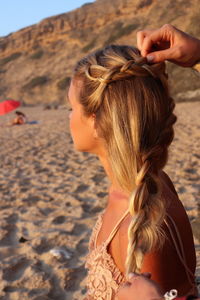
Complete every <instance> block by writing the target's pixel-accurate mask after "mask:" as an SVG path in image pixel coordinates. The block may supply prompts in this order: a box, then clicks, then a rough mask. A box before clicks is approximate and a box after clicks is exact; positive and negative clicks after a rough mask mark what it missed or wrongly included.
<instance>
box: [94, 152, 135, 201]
mask: <svg viewBox="0 0 200 300" xmlns="http://www.w3.org/2000/svg"><path fill="white" fill-rule="evenodd" d="M99 159H100V161H101V164H102V166H103V167H104V170H105V172H106V175H107V176H108V178H109V181H110V187H109V198H113V197H114V198H116V199H124V200H125V199H126V200H127V201H128V199H129V196H130V194H129V193H128V192H127V191H124V190H123V189H122V188H121V187H120V185H119V184H118V183H117V182H116V180H115V178H114V175H113V172H112V169H111V166H110V164H109V162H108V159H107V157H106V156H99Z"/></svg>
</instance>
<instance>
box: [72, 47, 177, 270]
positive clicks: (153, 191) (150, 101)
mask: <svg viewBox="0 0 200 300" xmlns="http://www.w3.org/2000/svg"><path fill="white" fill-rule="evenodd" d="M74 79H75V80H76V79H81V80H82V82H83V87H82V89H81V95H80V103H81V104H82V105H83V109H84V112H85V114H86V115H90V114H95V115H96V126H97V130H98V133H99V136H101V137H103V138H104V140H105V142H106V146H107V151H108V157H109V161H110V165H111V168H112V172H113V174H114V176H115V179H116V181H117V182H118V183H119V185H120V187H121V188H122V189H124V190H125V191H128V192H129V193H130V202H129V211H130V215H131V216H132V221H131V223H130V226H129V230H128V238H129V244H128V249H127V251H128V252H127V261H126V269H127V272H128V273H129V272H130V271H137V272H139V271H140V269H141V265H142V259H143V256H144V254H145V253H147V252H149V251H151V250H152V249H153V248H154V247H155V246H156V245H158V246H161V245H162V241H163V240H164V236H163V233H162V230H161V224H162V223H163V219H164V215H165V204H164V202H163V200H162V198H161V185H160V176H159V174H160V171H161V170H162V169H163V167H164V166H165V164H166V162H167V156H168V147H169V145H170V143H171V142H172V140H173V124H174V123H175V121H176V117H175V115H174V114H173V109H174V102H173V99H172V98H170V96H169V92H168V85H167V75H166V73H165V65H164V63H160V64H154V65H149V64H148V63H147V61H146V59H145V58H143V57H141V56H140V54H139V51H138V50H137V49H135V48H133V47H130V46H115V45H112V46H108V47H106V48H104V49H102V50H99V51H97V52H95V53H92V54H90V55H88V56H87V57H86V58H84V59H82V60H81V61H79V62H78V63H77V65H76V67H75V71H74Z"/></svg>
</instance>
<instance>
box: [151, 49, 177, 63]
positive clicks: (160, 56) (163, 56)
mask: <svg viewBox="0 0 200 300" xmlns="http://www.w3.org/2000/svg"><path fill="white" fill-rule="evenodd" d="M173 52H174V51H173V50H172V49H171V48H169V49H166V50H160V51H154V52H151V53H148V55H147V56H146V59H147V61H148V62H149V63H159V62H163V61H165V60H171V59H173V58H174V57H173Z"/></svg>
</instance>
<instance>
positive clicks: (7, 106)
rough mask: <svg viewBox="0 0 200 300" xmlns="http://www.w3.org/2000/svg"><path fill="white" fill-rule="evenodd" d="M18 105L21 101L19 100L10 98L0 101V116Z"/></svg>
mask: <svg viewBox="0 0 200 300" xmlns="http://www.w3.org/2000/svg"><path fill="white" fill-rule="evenodd" d="M20 105H21V103H20V102H19V101H16V100H11V99H9V100H5V101H3V102H1V103H0V116H2V115H5V114H7V113H9V112H10V111H12V110H14V109H16V108H17V107H19V106H20Z"/></svg>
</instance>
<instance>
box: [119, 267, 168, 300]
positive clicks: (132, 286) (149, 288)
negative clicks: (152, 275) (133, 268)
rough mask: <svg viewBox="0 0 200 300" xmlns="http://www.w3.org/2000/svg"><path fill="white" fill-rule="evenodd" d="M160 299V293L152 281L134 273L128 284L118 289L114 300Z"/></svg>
mask: <svg viewBox="0 0 200 300" xmlns="http://www.w3.org/2000/svg"><path fill="white" fill-rule="evenodd" d="M162 297H163V296H162V292H161V290H160V288H159V286H158V285H156V283H155V282H154V281H152V280H150V279H149V278H147V277H146V276H144V275H138V274H135V273H134V274H131V277H129V280H128V282H127V283H125V284H124V285H123V286H122V287H120V288H119V291H118V293H117V295H116V299H115V300H153V299H154V300H155V299H160V298H162Z"/></svg>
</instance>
